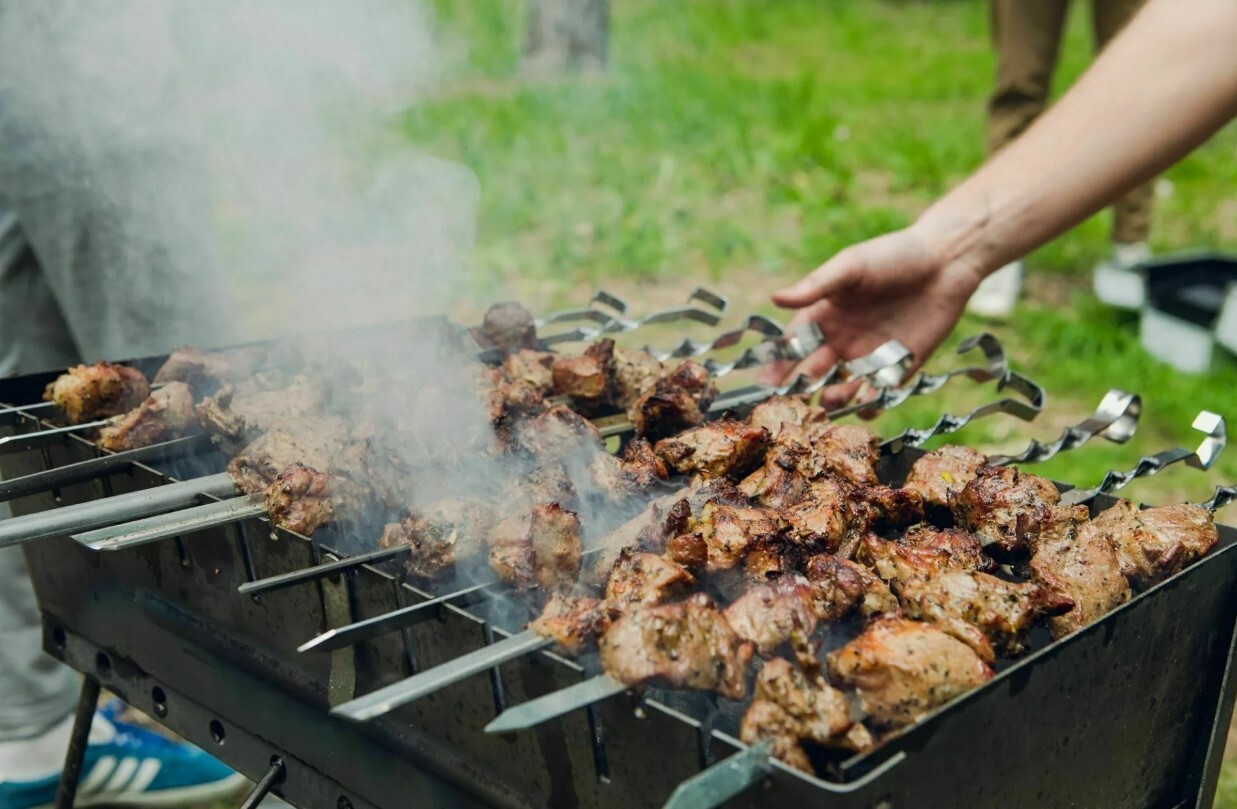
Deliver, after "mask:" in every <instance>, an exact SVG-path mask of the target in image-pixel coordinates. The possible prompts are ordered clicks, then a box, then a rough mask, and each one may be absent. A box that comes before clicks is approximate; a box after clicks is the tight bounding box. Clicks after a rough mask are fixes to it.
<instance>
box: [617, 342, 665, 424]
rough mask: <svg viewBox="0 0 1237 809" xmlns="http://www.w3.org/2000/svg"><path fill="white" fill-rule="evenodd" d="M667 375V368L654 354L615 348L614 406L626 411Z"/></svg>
mask: <svg viewBox="0 0 1237 809" xmlns="http://www.w3.org/2000/svg"><path fill="white" fill-rule="evenodd" d="M665 374H666V368H665V366H664V365H662V363H661V360H659V359H657V358H656V357H654V356H653V355H652V354H648V353H646V352H644V351H633V350H630V349H625V348H615V349H614V404H616V405H618V406H619V407H621V408H623V409H624V410H626V409H627V408H628V407H630V406H631V405H632V404H633V403H634V402H635V401H636V400H637V399H639V398H640V397H641V396H642V395H643V394H644V392H645V391H647V390H649V389H651V388H652V387H653V386H654V385H656V384H657V381H658V380H659V379H661V378H662V377H663V376H665Z"/></svg>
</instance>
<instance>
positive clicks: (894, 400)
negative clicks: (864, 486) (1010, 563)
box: [836, 332, 1009, 418]
mask: <svg viewBox="0 0 1237 809" xmlns="http://www.w3.org/2000/svg"><path fill="white" fill-rule="evenodd" d="M975 349H979V350H980V351H982V352H983V357H984V361H983V363H982V364H980V365H970V366H967V367H965V368H955V369H954V370H952V371H947V372H945V373H941V374H929V373H925V372H924V371H920V372H919V373H917V374H915V376H914V377H913V378H912V379H911V380H910V381H909V382H907V383H905V384H897V383H896V382H895V385H897V386H896V387H885V388H883V389H882V390H881V391H880V393H879V394H877V396H876V397H875V398H873V399H869V400H867V401H866V402H857V403H855V404H852V405H848V406H847V407H844V408H842V409H841V410H839V411H837V413H836V417H837V418H841V417H842V416H849V415H851V414H852V413H858V412H860V411H863V410H889V409H890V408H894V407H897V406H898V405H900V404H902V403H903V402H905V401H906V400H907V399H909V398H911V397H912V396H923V395H925V394H928V393H935V392H936V391H938V390H940V389H941V388H942V387H944V386H945V385H946V384H947V383H948V382H949V381H950V380H952V379H956V378H957V377H960V376H966V377H968V378H970V379H973V380H975V381H976V382H990V381H992V380H994V379H1000V378H1002V377H1003V376H1005V374H1006V373H1007V371H1008V370H1009V364H1008V361H1007V360H1006V358H1005V348H1004V346H1002V345H1001V341H1000V340H998V339H997V338H996V337H995V336H994V335H992V334H989V333H988V332H983V333H982V334H977V335H975V336H974V337H969V338H967V339H966V340H963V341H962V343H961V344H960V345H959V346H958V351H957V353H958V354H967V353H970V352H971V351H974V350H975ZM899 381H900V380H899Z"/></svg>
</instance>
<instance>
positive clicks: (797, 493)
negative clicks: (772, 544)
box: [739, 443, 811, 508]
mask: <svg viewBox="0 0 1237 809" xmlns="http://www.w3.org/2000/svg"><path fill="white" fill-rule="evenodd" d="M810 455H811V450H809V449H808V448H807V447H805V446H802V445H800V444H780V443H775V444H774V445H773V448H772V449H770V450H769V453H768V455H766V456H765V462H764V466H762V467H760V468H759V469H757V470H756V471H755V472H753V473H752V474H750V475H748V476H747V477H746V478H744V479H743V482H742V483H740V484H739V491H741V492H743V493H744V494H745V495H747V496H748V497H750V498H752V499H753V500H755V501H756V502H757V503H760V504H761V505H762V506H768V507H769V508H789V507H790V506H793V505H795V504H796V503H798V502H799V501H801V500H802V499H803V498H804V496H806V495H807V491H808V477H807V475H805V474H804V473H803V472H802V471H801V469H802V467H803V466H804V464H805V463H806V462H807V460H808V458H809V457H810Z"/></svg>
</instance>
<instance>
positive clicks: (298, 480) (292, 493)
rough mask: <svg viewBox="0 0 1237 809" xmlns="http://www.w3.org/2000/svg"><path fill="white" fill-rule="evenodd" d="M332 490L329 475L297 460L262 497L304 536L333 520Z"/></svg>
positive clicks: (282, 522) (275, 517)
mask: <svg viewBox="0 0 1237 809" xmlns="http://www.w3.org/2000/svg"><path fill="white" fill-rule="evenodd" d="M176 384H184V383H183V382H181V383H176ZM329 490H330V478H329V476H328V475H326V474H324V473H322V472H319V471H318V470H317V469H314V468H313V467H310V466H305V465H304V464H300V463H294V464H291V465H290V466H288V468H286V469H284V470H283V471H282V472H280V473H279V474H278V475H277V476H276V477H275V480H274V482H272V483H271V485H270V486H267V487H266V490H265V491H264V492H263V493H262V500H263V503H264V504H265V506H266V511H267V513H268V514H270V516H271V522H273V523H275V524H276V525H278V526H280V527H281V528H285V529H287V530H289V531H295V532H296V533H298V534H300V535H302V536H309V535H310V534H312V533H313V532H314V531H316V530H318V528H320V527H321V526H323V525H325V524H326V523H328V522H330V521H331V517H332V515H333V513H334V505H333V504H332V502H331V497H330V493H329Z"/></svg>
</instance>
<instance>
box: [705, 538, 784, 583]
mask: <svg viewBox="0 0 1237 809" xmlns="http://www.w3.org/2000/svg"><path fill="white" fill-rule="evenodd" d="M705 547H706V548H707V547H708V545H707V543H706V545H705ZM706 557H707V553H706ZM803 557H804V549H803V547H802V546H801V545H799V543H797V542H794V541H793V540H790V539H788V538H787V537H786V536H785V535H783V534H776V535H772V536H760V537H756V540H755V541H754V542H752V544H751V545H749V546H748V548H747V553H746V554H745V555H744V557H743V572H744V573H746V574H747V577H748V579H750V580H751V581H756V582H761V581H765V580H767V579H776V578H779V577H781V576H784V575H786V574H788V573H792V572H794V571H796V570H798V569H799V568H800V567H802V565H803Z"/></svg>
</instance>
